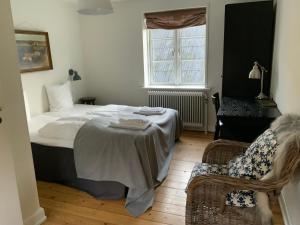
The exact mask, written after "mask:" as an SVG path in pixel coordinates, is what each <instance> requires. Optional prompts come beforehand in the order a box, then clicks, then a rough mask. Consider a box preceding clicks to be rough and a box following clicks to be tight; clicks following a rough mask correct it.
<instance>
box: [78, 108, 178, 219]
mask: <svg viewBox="0 0 300 225" xmlns="http://www.w3.org/2000/svg"><path fill="white" fill-rule="evenodd" d="M116 107H117V106H116ZM134 110H136V108H133V107H125V106H124V107H118V110H117V111H116V112H109V114H106V115H105V114H103V113H105V112H100V113H98V114H99V117H96V118H94V119H92V120H90V121H89V122H87V123H86V124H85V125H84V126H83V127H82V128H81V129H80V130H79V132H78V134H77V136H76V138H75V141H74V157H75V165H76V170H77V175H78V177H79V178H83V179H89V180H94V181H117V182H120V183H122V184H124V185H125V186H127V187H128V188H129V191H128V195H127V199H126V205H125V207H126V208H127V210H128V211H129V212H130V213H131V214H132V215H133V216H139V215H141V214H143V213H144V212H145V211H146V210H147V209H148V208H149V207H151V206H152V204H153V200H154V188H155V187H156V186H157V185H158V184H159V183H160V182H162V181H163V179H164V178H165V177H166V176H167V173H168V168H169V164H170V161H171V157H172V152H173V147H174V144H175V139H176V138H178V137H179V135H180V131H181V126H180V122H179V118H178V113H177V111H175V110H171V109H167V111H166V113H165V114H163V115H160V116H148V117H147V119H148V120H150V121H152V125H151V126H150V127H149V128H148V129H146V130H145V131H133V130H127V129H117V128H111V127H108V125H109V123H110V122H114V121H116V120H118V119H119V118H124V117H127V116H132V115H133V111H134ZM135 117H136V115H135ZM139 118H141V117H139ZM144 118H146V117H144Z"/></svg>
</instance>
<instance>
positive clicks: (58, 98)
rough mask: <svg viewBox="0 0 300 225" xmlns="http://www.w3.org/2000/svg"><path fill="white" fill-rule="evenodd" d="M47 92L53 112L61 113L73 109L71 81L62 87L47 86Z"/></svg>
mask: <svg viewBox="0 0 300 225" xmlns="http://www.w3.org/2000/svg"><path fill="white" fill-rule="evenodd" d="M46 91H47V95H48V100H49V106H50V111H51V112H59V111H62V110H64V109H68V108H72V107H73V104H74V103H73V99H72V94H71V84H70V81H67V82H66V83H64V84H61V85H51V86H46Z"/></svg>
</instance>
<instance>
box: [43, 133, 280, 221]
mask: <svg viewBox="0 0 300 225" xmlns="http://www.w3.org/2000/svg"><path fill="white" fill-rule="evenodd" d="M212 138H213V136H212V135H211V134H209V135H205V134H203V133H192V132H186V133H185V134H184V135H183V136H182V138H181V141H180V142H179V143H177V144H176V151H175V155H174V157H173V160H172V163H171V166H170V171H169V175H168V177H167V179H166V180H165V181H164V183H163V184H162V185H161V186H160V187H159V188H158V189H157V190H156V198H155V203H154V205H153V208H152V209H151V210H148V211H147V212H146V213H145V214H144V215H142V216H140V217H139V218H133V217H131V216H130V215H129V214H128V212H127V211H126V210H125V209H124V200H120V201H101V200H96V199H94V198H93V197H91V196H90V195H88V194H86V193H84V192H81V191H78V190H75V189H72V188H69V187H66V186H62V185H57V184H53V183H45V182H38V191H39V198H40V203H41V206H42V207H43V208H44V209H45V211H46V215H47V221H46V222H45V223H44V225H63V224H64V225H67V224H68V225H121V224H122V225H160V224H171V225H184V223H185V219H184V215H185V201H186V194H185V192H184V189H185V187H186V184H187V181H188V179H189V176H190V172H191V170H192V168H193V165H194V163H195V162H198V161H201V158H202V154H203V151H204V148H205V146H206V145H207V144H208V143H209V142H211V141H212ZM273 208H274V210H273V211H274V216H275V223H274V225H283V222H282V218H281V213H280V209H279V207H278V205H277V204H276V203H275V204H274V205H273ZM216 225H217V224H216Z"/></svg>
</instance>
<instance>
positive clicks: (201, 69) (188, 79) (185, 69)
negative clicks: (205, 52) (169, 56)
mask: <svg viewBox="0 0 300 225" xmlns="http://www.w3.org/2000/svg"><path fill="white" fill-rule="evenodd" d="M204 74H205V61H204V60H190V61H184V60H183V61H181V82H182V84H201V85H203V84H205V75H204Z"/></svg>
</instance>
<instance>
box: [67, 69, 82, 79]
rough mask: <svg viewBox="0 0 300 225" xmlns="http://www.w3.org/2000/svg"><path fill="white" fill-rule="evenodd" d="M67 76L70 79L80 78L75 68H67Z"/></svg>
mask: <svg viewBox="0 0 300 225" xmlns="http://www.w3.org/2000/svg"><path fill="white" fill-rule="evenodd" d="M69 76H70V78H71V80H72V81H77V80H81V77H80V76H79V74H78V72H77V71H76V70H72V69H70V70H69Z"/></svg>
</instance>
